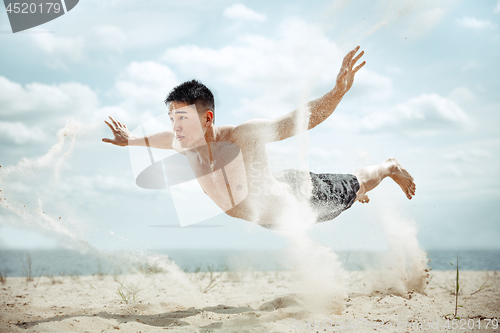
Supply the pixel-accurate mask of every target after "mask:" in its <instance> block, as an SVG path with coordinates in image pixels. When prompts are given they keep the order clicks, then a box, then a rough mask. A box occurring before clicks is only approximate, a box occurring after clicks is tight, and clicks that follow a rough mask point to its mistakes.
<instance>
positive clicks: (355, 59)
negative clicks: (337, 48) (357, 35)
mask: <svg viewBox="0 0 500 333" xmlns="http://www.w3.org/2000/svg"><path fill="white" fill-rule="evenodd" d="M358 47H359V46H358ZM363 54H365V51H361V53H360V54H358V55H357V56H356V58H354V59H353V60H352V61H351V67H352V66H354V64H356V62H357V61H358V60H359V58H361V57H362V56H363Z"/></svg>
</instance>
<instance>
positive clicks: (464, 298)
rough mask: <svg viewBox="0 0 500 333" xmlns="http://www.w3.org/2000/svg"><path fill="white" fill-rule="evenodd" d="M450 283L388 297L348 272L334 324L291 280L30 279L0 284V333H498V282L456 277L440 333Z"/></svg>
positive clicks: (482, 275)
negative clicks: (304, 299)
mask: <svg viewBox="0 0 500 333" xmlns="http://www.w3.org/2000/svg"><path fill="white" fill-rule="evenodd" d="M455 274H456V272H453V271H438V272H431V276H430V280H429V284H428V285H427V288H426V295H424V294H419V293H415V292H409V293H406V294H404V295H401V296H396V295H391V294H390V293H386V294H381V293H377V292H373V291H372V290H370V289H372V288H371V286H370V284H367V283H366V281H370V278H371V277H373V274H372V273H368V272H350V273H349V284H348V285H349V287H348V293H349V297H348V298H347V299H345V301H344V304H345V309H344V310H343V311H342V312H341V313H339V314H334V313H328V311H318V310H315V311H311V307H309V306H306V305H305V304H303V303H302V302H301V296H300V295H298V294H293V293H290V290H291V289H290V288H291V286H292V285H293V282H294V278H293V274H291V273H289V272H246V273H234V272H222V273H213V274H212V277H211V276H210V273H187V274H184V273H182V276H183V277H182V279H179V276H176V277H175V278H173V277H172V276H171V274H167V273H160V274H147V275H146V274H130V275H119V276H81V277H78V276H73V277H72V276H66V277H55V278H49V277H39V278H35V280H34V281H33V282H28V283H27V282H26V279H25V278H7V281H6V283H5V284H2V285H0V290H1V293H0V295H1V296H0V313H1V317H0V331H1V332H164V331H165V330H170V331H175V332H177V331H179V332H218V331H219V332H266V333H267V332H372V331H375V330H376V331H379V332H380V331H383V332H414V331H428V332H442V331H447V330H448V331H454V330H458V329H460V328H462V329H461V331H470V332H472V331H473V332H478V331H484V332H499V331H500V327H498V326H496V329H495V326H493V325H494V324H496V323H497V321H495V320H493V319H496V320H498V319H499V318H500V272H479V271H462V272H461V275H460V286H461V292H460V294H459V299H458V304H459V305H461V306H462V307H459V308H458V316H460V317H461V318H462V321H460V320H458V321H456V322H455V323H452V322H451V321H450V322H448V324H449V328H446V326H445V325H446V324H447V321H446V320H445V319H444V316H445V315H447V314H449V313H451V312H454V309H455V296H454V295H452V292H453V287H454V280H455ZM211 279H212V280H214V282H213V283H212V284H211V285H210V281H211ZM483 284H484V285H483ZM482 285H483V288H482V289H481V290H479V289H480V287H481V286H482ZM478 290H479V291H478ZM120 291H121V293H122V295H123V296H120V295H119V294H118V293H119V292H120ZM418 324H422V326H416V325H418ZM479 324H480V325H481V327H480V329H479ZM335 325H337V327H335ZM340 325H343V327H340ZM356 325H357V326H356ZM381 325H383V326H382V327H381ZM398 325H399V327H398ZM404 325H406V327H404ZM429 325H431V326H429ZM436 325H439V327H436ZM452 325H453V326H452ZM467 325H468V326H467ZM486 325H488V327H486Z"/></svg>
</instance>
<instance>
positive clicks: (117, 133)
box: [102, 116, 135, 147]
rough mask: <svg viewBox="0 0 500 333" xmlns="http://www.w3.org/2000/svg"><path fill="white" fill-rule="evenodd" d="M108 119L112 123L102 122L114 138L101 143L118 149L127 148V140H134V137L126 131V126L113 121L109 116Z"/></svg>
mask: <svg viewBox="0 0 500 333" xmlns="http://www.w3.org/2000/svg"><path fill="white" fill-rule="evenodd" d="M109 119H111V122H112V123H109V122H107V121H106V120H105V121H104V122H105V123H106V124H107V125H108V126H109V128H111V131H113V135H114V138H113V139H107V138H104V139H102V141H103V142H109V143H112V144H114V145H117V146H120V147H125V146H128V145H129V140H131V139H135V137H134V136H133V135H132V133H131V132H130V131H129V130H128V128H127V126H125V125H123V124H122V123H120V122H119V121H117V120H114V119H113V118H112V117H111V116H110V117H109Z"/></svg>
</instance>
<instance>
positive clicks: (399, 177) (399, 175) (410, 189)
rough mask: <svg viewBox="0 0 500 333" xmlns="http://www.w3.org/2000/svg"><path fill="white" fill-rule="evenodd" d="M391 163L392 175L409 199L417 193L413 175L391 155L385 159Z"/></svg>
mask: <svg viewBox="0 0 500 333" xmlns="http://www.w3.org/2000/svg"><path fill="white" fill-rule="evenodd" d="M385 162H386V163H390V166H389V171H390V175H389V177H391V178H392V179H393V180H394V181H395V182H396V183H397V184H398V185H399V186H400V187H401V189H402V190H403V192H404V193H405V194H406V197H407V198H408V199H411V198H412V196H414V195H415V190H416V188H417V187H416V185H415V183H414V182H413V177H412V176H411V175H410V174H409V173H408V171H406V170H405V169H404V168H403V167H402V166H401V164H399V162H398V161H397V160H396V159H395V158H394V157H390V158H388V159H387V161H385Z"/></svg>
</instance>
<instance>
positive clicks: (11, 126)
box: [0, 121, 46, 145]
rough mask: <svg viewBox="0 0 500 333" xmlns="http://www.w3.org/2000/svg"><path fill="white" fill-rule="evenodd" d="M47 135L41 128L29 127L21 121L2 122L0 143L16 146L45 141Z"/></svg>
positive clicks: (0, 122)
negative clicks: (4, 142)
mask: <svg viewBox="0 0 500 333" xmlns="http://www.w3.org/2000/svg"><path fill="white" fill-rule="evenodd" d="M45 139H46V134H45V133H44V131H42V130H41V129H40V128H39V127H36V126H34V127H28V126H26V125H25V124H23V123H22V122H20V121H15V122H6V121H0V142H2V141H7V142H9V143H14V144H18V145H19V144H23V143H27V142H37V141H44V140H45Z"/></svg>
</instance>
